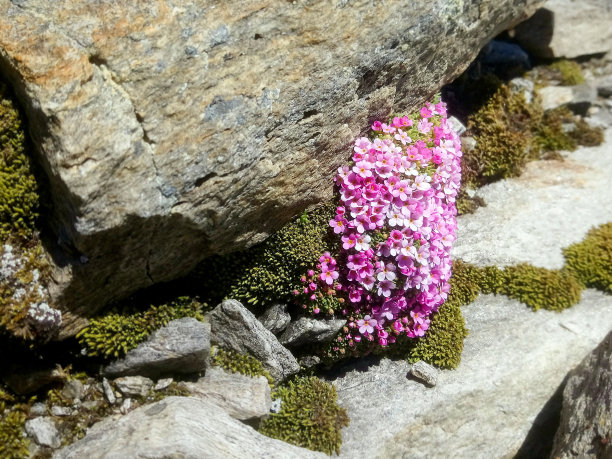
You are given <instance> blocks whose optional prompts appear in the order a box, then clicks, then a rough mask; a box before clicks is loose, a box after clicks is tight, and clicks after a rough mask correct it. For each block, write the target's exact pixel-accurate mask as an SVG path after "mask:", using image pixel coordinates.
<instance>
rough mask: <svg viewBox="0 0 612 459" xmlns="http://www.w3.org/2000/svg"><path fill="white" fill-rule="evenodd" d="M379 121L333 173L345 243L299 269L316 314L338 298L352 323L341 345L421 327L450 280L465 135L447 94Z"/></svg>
mask: <svg viewBox="0 0 612 459" xmlns="http://www.w3.org/2000/svg"><path fill="white" fill-rule="evenodd" d="M372 130H373V131H374V132H375V133H376V136H375V138H374V139H368V138H365V137H362V138H359V139H357V141H356V142H355V146H354V153H353V157H352V161H353V162H352V163H351V165H349V166H344V167H341V168H339V170H338V175H337V176H336V178H335V183H336V186H337V191H338V193H339V205H338V207H337V209H336V215H335V218H334V219H332V220H330V222H329V225H330V227H331V228H333V232H334V233H335V234H336V235H337V237H338V238H339V239H340V241H341V243H340V247H341V248H340V249H339V253H338V254H335V255H336V257H335V258H334V257H332V256H331V255H330V254H329V253H325V254H324V255H323V256H322V257H321V259H320V260H319V261H320V263H319V264H318V265H317V270H316V271H315V270H311V271H309V273H308V276H307V277H306V276H304V277H303V278H302V281H303V282H304V283H305V284H306V285H305V287H304V292H303V293H304V295H302V294H301V293H302V292H297V291H296V292H295V293H296V295H300V299H301V300H302V301H303V303H304V304H303V307H304V308H307V309H310V310H311V311H312V312H313V313H315V314H317V313H319V312H320V311H321V310H322V309H323V308H325V312H328V313H334V312H335V309H334V308H333V307H330V305H333V304H334V301H335V302H336V304H339V305H340V307H341V310H342V314H343V315H344V316H346V317H347V325H346V327H345V328H344V331H343V332H342V333H341V334H340V336H338V338H337V341H336V342H335V343H334V346H335V347H334V350H339V349H340V348H343V349H344V348H346V349H349V350H350V349H351V348H352V349H354V348H355V346H358V345H359V343H367V342H376V343H378V344H380V345H381V346H386V345H387V344H389V343H393V342H395V340H396V338H397V337H398V336H399V335H401V334H404V335H406V336H408V337H418V336H423V335H424V334H425V332H426V330H427V329H428V327H429V323H430V319H429V317H430V315H431V314H432V313H433V312H435V311H437V309H438V307H439V306H440V305H441V304H442V303H444V301H445V300H446V298H447V294H448V291H449V288H450V286H449V283H448V280H449V278H450V275H451V259H450V249H451V247H452V244H453V241H454V240H455V234H456V228H457V225H456V219H455V216H456V213H457V212H456V207H455V198H456V196H457V193H458V191H459V186H460V179H461V168H460V157H461V144H460V141H459V137H458V135H457V134H456V133H455V132H454V131H453V129H452V128H451V125H450V123H448V122H447V119H446V107H445V104H444V103H442V102H439V103H437V104H435V105H434V104H430V103H428V104H426V105H425V106H424V107H423V108H422V109H421V110H420V112H419V113H418V114H417V115H415V116H413V117H407V116H404V117H395V118H393V120H392V122H391V123H389V124H385V123H382V122H380V121H376V122H375V123H374V124H373V125H372ZM320 305H322V306H323V307H320Z"/></svg>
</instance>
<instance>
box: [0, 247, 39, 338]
mask: <svg viewBox="0 0 612 459" xmlns="http://www.w3.org/2000/svg"><path fill="white" fill-rule="evenodd" d="M10 247H11V254H12V257H13V258H14V259H15V260H16V262H17V263H18V269H17V270H16V272H15V273H14V275H13V276H11V277H10V278H9V279H6V280H4V281H3V282H2V283H1V284H0V329H1V328H4V329H5V330H6V331H8V332H9V333H10V334H11V335H13V336H15V337H18V338H22V339H33V338H34V337H35V333H34V331H33V330H32V329H31V327H30V324H29V321H28V311H29V308H30V306H31V305H32V304H35V303H39V302H41V301H43V300H44V299H43V298H42V296H41V291H42V287H44V285H43V283H42V281H43V279H44V278H45V277H46V276H47V275H48V270H49V265H48V263H47V260H46V258H45V256H44V252H43V249H42V246H41V244H40V242H39V241H38V240H37V239H31V240H30V241H29V243H28V245H27V246H19V245H16V244H12V245H10ZM2 253H3V245H2V244H0V256H1V255H2Z"/></svg>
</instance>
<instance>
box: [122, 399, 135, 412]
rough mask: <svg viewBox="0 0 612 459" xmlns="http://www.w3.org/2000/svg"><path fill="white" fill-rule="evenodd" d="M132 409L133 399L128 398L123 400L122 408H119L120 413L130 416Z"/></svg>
mask: <svg viewBox="0 0 612 459" xmlns="http://www.w3.org/2000/svg"><path fill="white" fill-rule="evenodd" d="M131 408H132V399H131V398H126V399H124V400H123V403H122V404H121V407H119V411H120V412H121V414H128V413H129V411H130V409H131Z"/></svg>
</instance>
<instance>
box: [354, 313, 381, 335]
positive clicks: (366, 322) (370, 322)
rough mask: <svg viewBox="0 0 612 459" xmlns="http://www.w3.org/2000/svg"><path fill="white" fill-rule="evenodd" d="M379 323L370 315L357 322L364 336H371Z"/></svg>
mask: <svg viewBox="0 0 612 459" xmlns="http://www.w3.org/2000/svg"><path fill="white" fill-rule="evenodd" d="M377 323H378V321H377V320H376V319H373V318H372V317H370V316H369V315H367V316H365V317H364V318H363V319H359V320H358V321H357V326H358V327H359V333H361V334H362V335H363V334H365V333H369V334H371V333H373V332H374V327H375V326H376V324H377Z"/></svg>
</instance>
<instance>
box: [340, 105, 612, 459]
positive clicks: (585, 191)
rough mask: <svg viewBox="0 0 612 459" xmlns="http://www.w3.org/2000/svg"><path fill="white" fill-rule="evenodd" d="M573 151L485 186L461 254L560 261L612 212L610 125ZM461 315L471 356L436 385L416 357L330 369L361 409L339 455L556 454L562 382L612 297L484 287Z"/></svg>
mask: <svg viewBox="0 0 612 459" xmlns="http://www.w3.org/2000/svg"><path fill="white" fill-rule="evenodd" d="M600 105H601V107H598V110H593V112H597V114H598V116H597V121H593V120H592V122H594V123H596V122H600V121H599V120H602V119H603V120H606V119H607V117H606V114H605V113H604V112H607V111H608V108H607V107H608V105H607V104H606V103H605V102H603V101H602V102H601V103H600ZM609 126H610V125H609ZM563 157H564V160H563V161H557V160H546V161H535V162H531V163H529V164H528V165H527V169H526V171H525V172H524V173H523V175H521V176H520V177H517V178H512V179H507V180H503V181H499V182H496V183H492V184H490V185H487V186H484V187H482V188H480V189H479V190H478V191H477V195H478V196H480V197H482V198H483V199H484V200H485V202H486V203H487V206H486V207H481V208H479V209H478V210H477V211H476V212H475V213H474V214H468V215H464V216H461V217H459V234H458V239H457V241H456V244H455V246H454V249H453V254H454V256H455V257H456V258H461V259H463V260H465V261H468V262H471V263H474V264H476V265H479V266H486V265H499V266H504V265H511V264H517V263H520V262H528V263H531V264H533V265H535V266H541V267H546V268H550V269H559V268H561V267H562V266H563V263H564V260H563V254H562V251H561V249H562V248H563V247H567V246H568V245H570V244H572V243H575V242H577V241H580V240H582V239H583V238H584V236H585V234H586V232H587V231H588V230H589V229H590V228H591V227H593V226H597V225H599V224H601V223H605V222H609V221H611V220H612V206H611V205H610V203H611V202H612V189H611V188H610V183H612V128H610V127H608V129H607V130H606V140H605V142H604V143H603V144H602V145H600V146H598V147H581V148H579V149H578V150H576V151H574V152H563ZM463 314H464V316H465V319H466V323H467V327H468V329H469V331H470V333H469V336H468V337H467V338H466V340H465V348H464V351H463V355H462V360H461V364H460V365H459V367H458V368H457V369H456V370H453V371H441V372H437V373H436V377H437V383H436V385H435V387H432V388H430V387H427V386H426V385H424V384H423V382H422V381H415V380H412V378H411V375H410V370H411V365H410V364H408V363H406V362H403V361H391V360H388V359H383V360H380V361H371V362H369V364H368V363H360V364H357V365H356V366H355V367H350V368H346V369H345V371H346V373H345V374H342V373H341V374H340V375H337V376H333V377H330V381H333V382H334V384H335V385H336V386H337V388H338V394H339V401H340V404H341V405H342V406H344V407H346V408H347V410H348V413H349V416H350V417H351V420H352V422H351V425H350V426H349V427H348V428H346V429H345V430H344V431H343V437H344V443H343V447H342V454H341V457H347V458H352V457H358V456H363V455H369V456H372V457H381V458H383V457H410V458H419V457H422V458H432V457H440V458H443V457H450V456H453V457H471V458H491V457H531V458H536V457H547V456H548V455H549V454H550V450H551V447H552V441H553V436H554V433H555V431H556V426H557V424H558V419H559V414H560V410H561V397H560V388H561V386H562V385H563V383H564V380H565V378H566V375H567V372H568V371H569V370H571V369H572V368H573V367H575V366H576V365H578V364H579V363H580V361H581V360H582V359H583V358H584V357H585V356H586V355H587V354H588V353H589V352H590V351H591V350H592V349H593V348H594V347H595V346H597V344H598V343H599V342H601V341H602V339H603V338H604V337H605V336H606V335H607V334H608V332H609V331H610V330H612V297H610V296H609V295H606V294H604V293H601V292H599V291H596V290H585V291H584V292H583V293H582V300H581V301H580V303H579V304H578V305H576V306H574V307H572V308H571V309H569V310H566V311H563V312H562V313H556V312H551V311H542V310H540V311H537V312H532V311H531V310H529V309H528V308H526V307H525V305H524V304H521V303H519V302H517V301H515V300H511V299H508V298H506V297H504V296H494V295H482V296H480V297H479V298H478V299H477V300H476V301H475V302H474V303H472V304H470V305H468V306H466V307H464V308H463ZM601 457H603V456H601Z"/></svg>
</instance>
